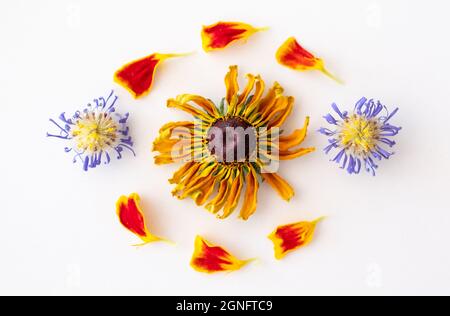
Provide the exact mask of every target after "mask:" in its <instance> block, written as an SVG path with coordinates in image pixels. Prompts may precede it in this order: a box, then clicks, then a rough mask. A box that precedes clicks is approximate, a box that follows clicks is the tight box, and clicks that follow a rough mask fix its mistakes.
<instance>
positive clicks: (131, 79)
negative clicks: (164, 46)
mask: <svg viewBox="0 0 450 316" xmlns="http://www.w3.org/2000/svg"><path fill="white" fill-rule="evenodd" d="M185 55H186V54H158V53H156V54H152V55H150V56H147V57H144V58H141V59H138V60H136V61H132V62H131V63H128V64H126V65H125V66H123V67H122V68H121V69H119V70H118V71H117V72H116V73H115V74H114V81H115V82H117V83H118V84H120V85H121V86H123V87H124V88H125V89H127V90H128V91H129V92H130V93H131V94H132V95H133V96H134V97H135V98H140V97H142V96H144V95H146V94H148V93H149V92H150V89H151V87H152V85H153V80H154V77H155V72H156V69H157V68H158V66H159V65H160V63H161V62H163V61H164V60H166V59H168V58H173V57H181V56H185Z"/></svg>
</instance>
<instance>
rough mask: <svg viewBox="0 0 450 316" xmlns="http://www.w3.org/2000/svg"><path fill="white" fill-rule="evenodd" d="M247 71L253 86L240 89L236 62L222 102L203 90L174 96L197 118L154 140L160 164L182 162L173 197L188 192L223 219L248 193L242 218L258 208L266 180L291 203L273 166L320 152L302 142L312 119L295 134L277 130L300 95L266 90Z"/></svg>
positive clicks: (170, 104) (176, 102)
mask: <svg viewBox="0 0 450 316" xmlns="http://www.w3.org/2000/svg"><path fill="white" fill-rule="evenodd" d="M247 77H248V83H247V86H246V87H245V89H244V90H243V91H242V92H239V85H238V72H237V66H231V67H230V71H229V72H228V74H227V75H226V78H225V84H226V88H227V93H226V97H225V98H224V99H223V100H222V102H221V105H220V106H216V105H215V104H214V103H213V102H212V101H211V100H209V99H206V98H204V97H201V96H198V95H189V94H185V95H180V96H178V97H177V98H176V99H170V100H169V101H168V103H167V106H168V107H171V108H177V109H180V110H183V111H186V112H188V113H190V114H191V115H193V116H194V117H195V121H180V122H172V123H168V124H166V125H165V126H163V127H162V128H161V130H160V135H159V137H158V138H157V139H156V140H155V141H154V144H153V150H154V151H156V152H159V154H158V155H157V156H156V157H155V163H156V164H169V163H174V162H184V165H183V166H182V167H181V168H180V169H179V170H178V171H177V172H176V173H175V174H174V176H173V177H172V179H170V180H169V181H170V183H172V184H175V189H174V190H173V192H172V193H173V195H174V196H176V197H178V198H179V199H184V198H187V197H190V198H192V199H193V200H194V201H195V202H196V204H197V205H199V206H200V205H205V204H206V209H207V210H209V211H210V212H211V213H213V214H216V215H217V216H218V217H219V218H221V219H224V218H226V217H228V216H229V215H230V214H231V213H232V212H233V211H234V210H235V209H236V207H237V206H238V203H239V200H240V197H241V195H243V204H242V208H241V210H240V218H242V219H244V220H247V219H248V218H249V217H250V216H251V215H252V214H253V213H254V212H255V211H256V206H257V193H258V189H259V185H260V183H261V182H262V180H264V181H265V182H266V183H268V184H269V185H270V186H272V188H273V189H275V190H276V191H277V192H278V193H279V195H280V196H281V197H282V198H283V199H284V200H287V201H289V200H290V199H291V198H292V197H293V196H294V190H293V188H292V187H291V186H290V185H289V184H288V183H287V182H286V180H284V179H283V178H282V177H281V176H280V175H278V174H277V173H275V172H274V171H273V170H272V169H271V168H272V167H273V165H275V166H277V164H278V163H279V161H282V160H289V159H294V158H297V157H300V156H303V155H305V154H308V153H310V152H312V151H314V148H311V147H310V148H303V147H300V145H301V144H302V142H303V141H304V139H305V137H306V134H307V128H308V124H309V118H306V120H305V123H304V126H303V128H301V129H297V130H295V131H294V132H293V133H292V134H291V135H283V133H282V131H280V130H279V128H280V127H281V126H282V125H283V123H284V122H285V121H286V119H287V118H288V117H289V115H290V114H291V111H292V109H293V107H294V98H293V97H290V96H284V95H283V88H282V87H281V86H280V85H279V84H278V83H275V84H274V85H273V87H272V88H271V89H270V90H269V91H268V93H267V94H266V95H265V96H263V95H264V90H265V84H264V81H263V80H262V79H261V77H260V76H253V75H248V76H247ZM230 157H231V158H230Z"/></svg>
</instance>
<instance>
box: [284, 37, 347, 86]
mask: <svg viewBox="0 0 450 316" xmlns="http://www.w3.org/2000/svg"><path fill="white" fill-rule="evenodd" d="M276 58H277V61H278V63H280V64H281V65H283V66H286V67H288V68H291V69H294V70H299V71H305V70H319V71H321V72H322V73H324V74H325V75H326V76H328V77H330V78H331V79H333V80H335V81H337V82H339V83H342V82H341V81H340V80H339V79H337V78H336V77H335V76H333V75H332V74H331V73H329V72H328V70H326V68H325V65H324V62H323V60H322V59H320V58H317V57H315V56H314V55H313V54H311V53H310V52H309V51H307V50H306V49H304V48H303V47H302V46H301V45H300V44H299V43H298V41H297V40H296V38H295V37H290V38H288V39H287V40H286V42H284V43H283V45H281V46H280V48H279V49H278V51H277V53H276Z"/></svg>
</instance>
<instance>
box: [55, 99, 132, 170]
mask: <svg viewBox="0 0 450 316" xmlns="http://www.w3.org/2000/svg"><path fill="white" fill-rule="evenodd" d="M117 101H118V96H116V95H115V94H114V91H111V93H110V94H109V95H108V97H106V98H105V97H100V98H98V99H94V101H93V103H89V104H88V105H87V106H86V107H85V108H84V109H83V110H81V111H77V112H76V113H75V114H74V115H72V116H71V117H67V116H66V114H65V113H62V114H61V115H60V116H59V120H54V119H50V122H52V123H53V125H54V126H55V127H56V128H57V130H58V132H57V133H47V136H48V137H52V138H58V139H61V140H64V141H65V142H66V144H67V145H66V147H65V152H66V153H72V154H73V162H74V163H76V162H80V163H81V164H82V165H83V169H84V170H85V171H88V170H89V169H91V168H96V167H97V166H99V165H101V164H109V163H110V162H111V160H112V158H114V157H116V158H117V159H122V157H123V153H124V151H129V152H130V153H131V154H132V155H133V156H135V152H134V150H133V140H132V138H131V136H130V135H129V127H128V124H127V123H128V117H129V114H128V113H125V114H123V115H122V114H119V113H117V112H116V108H117Z"/></svg>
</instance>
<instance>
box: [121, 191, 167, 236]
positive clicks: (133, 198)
mask: <svg viewBox="0 0 450 316" xmlns="http://www.w3.org/2000/svg"><path fill="white" fill-rule="evenodd" d="M139 202H140V197H139V195H138V194H137V193H133V194H131V195H130V196H121V197H120V198H119V200H118V201H117V203H116V212H117V216H118V217H119V220H120V223H121V224H122V225H123V226H124V227H125V228H126V229H128V230H129V231H130V232H132V233H133V234H135V235H136V236H138V237H139V238H140V239H141V240H142V241H143V242H144V244H147V243H151V242H155V241H162V240H163V239H162V238H159V237H156V236H154V235H152V234H151V233H150V231H149V230H148V228H147V225H146V222H145V215H144V213H143V211H142V209H141V207H140V205H139Z"/></svg>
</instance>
